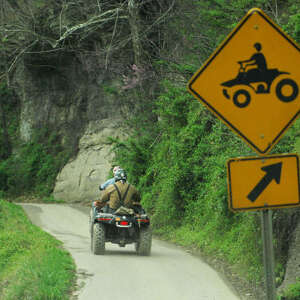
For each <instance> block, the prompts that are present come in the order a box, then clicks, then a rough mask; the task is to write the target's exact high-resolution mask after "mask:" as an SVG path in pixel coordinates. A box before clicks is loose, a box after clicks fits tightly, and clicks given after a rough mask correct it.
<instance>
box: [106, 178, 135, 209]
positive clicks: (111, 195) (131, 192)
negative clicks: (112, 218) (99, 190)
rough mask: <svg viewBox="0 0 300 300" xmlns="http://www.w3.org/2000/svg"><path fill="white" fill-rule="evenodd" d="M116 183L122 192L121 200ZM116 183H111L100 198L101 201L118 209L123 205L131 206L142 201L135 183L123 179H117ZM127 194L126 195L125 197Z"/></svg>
mask: <svg viewBox="0 0 300 300" xmlns="http://www.w3.org/2000/svg"><path fill="white" fill-rule="evenodd" d="M115 185H116V186H117V188H118V190H119V192H120V196H121V201H120V196H119V194H118V191H117V189H116V187H115ZM115 185H113V184H112V185H109V186H108V187H107V188H106V189H105V190H104V193H103V195H102V197H101V199H100V203H103V204H104V203H107V204H108V205H109V207H110V208H112V209H118V208H119V207H120V206H121V205H123V206H126V207H129V208H131V207H132V205H133V203H134V202H140V201H141V196H140V193H139V192H138V190H137V189H136V188H135V187H134V186H133V185H131V184H128V183H127V182H125V183H123V182H122V181H121V180H120V181H117V182H116V183H115ZM126 191H127V194H126ZM125 194H126V197H125V199H124V196H125ZM121 202H123V203H121Z"/></svg>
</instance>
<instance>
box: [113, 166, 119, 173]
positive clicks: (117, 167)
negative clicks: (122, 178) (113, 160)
mask: <svg viewBox="0 0 300 300" xmlns="http://www.w3.org/2000/svg"><path fill="white" fill-rule="evenodd" d="M119 169H121V167H120V166H115V167H114V168H113V174H114V175H115V174H116V172H117V171H118V170H119Z"/></svg>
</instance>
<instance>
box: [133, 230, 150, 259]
mask: <svg viewBox="0 0 300 300" xmlns="http://www.w3.org/2000/svg"><path fill="white" fill-rule="evenodd" d="M151 245H152V230H151V228H150V226H148V227H145V228H141V230H140V239H139V241H138V242H137V243H136V244H135V250H136V252H137V254H138V255H144V256H148V255H150V253H151Z"/></svg>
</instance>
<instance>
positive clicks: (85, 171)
mask: <svg viewBox="0 0 300 300" xmlns="http://www.w3.org/2000/svg"><path fill="white" fill-rule="evenodd" d="M97 59H98V58H97ZM97 59H96V58H93V57H88V58H85V60H84V62H85V64H87V62H89V65H88V67H86V65H85V64H84V63H83V62H80V61H78V60H77V59H76V57H73V58H65V59H62V60H61V63H59V61H57V63H56V65H53V64H52V65H51V67H49V66H48V67H47V66H46V67H44V66H43V65H41V64H39V65H37V66H35V65H32V64H33V63H32V64H30V65H29V64H28V62H27V64H26V62H24V63H23V64H22V63H20V64H18V67H17V69H16V71H15V74H14V77H13V81H12V84H13V85H14V87H15V90H16V92H17V93H18V96H19V99H20V103H21V108H20V110H21V113H20V139H21V140H23V141H25V142H27V141H30V140H31V139H32V136H33V134H34V132H35V131H37V130H39V129H41V128H47V130H50V131H51V132H54V133H55V134H58V135H59V136H60V137H61V138H60V140H61V143H62V146H63V147H64V149H67V150H69V152H70V153H71V154H72V159H71V160H70V161H69V163H67V165H66V166H65V167H64V168H63V169H62V170H61V172H60V174H59V175H58V177H57V182H56V186H55V189H54V193H53V194H54V196H55V197H56V198H59V199H63V200H65V201H70V202H83V201H91V200H92V199H95V198H96V197H97V196H98V195H99V190H98V186H99V184H100V183H102V182H103V181H105V180H106V179H107V176H108V174H109V170H110V168H111V159H112V154H111V152H110V146H109V145H108V144H107V137H108V136H113V137H116V136H121V133H120V130H119V129H120V128H121V127H123V126H122V115H124V113H121V110H122V107H123V109H124V105H123V104H122V103H121V100H120V94H119V93H118V92H119V91H120V90H121V86H122V84H123V82H122V76H121V75H120V74H121V72H122V64H120V63H119V65H118V67H115V70H117V71H116V72H112V71H111V70H108V69H107V68H104V67H103V64H102V63H101V62H99V60H97ZM125 110H126V108H125Z"/></svg>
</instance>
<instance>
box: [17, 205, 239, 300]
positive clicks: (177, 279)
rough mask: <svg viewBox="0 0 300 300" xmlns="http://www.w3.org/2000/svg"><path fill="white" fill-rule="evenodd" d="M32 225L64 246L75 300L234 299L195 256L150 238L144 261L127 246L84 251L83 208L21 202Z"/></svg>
mask: <svg viewBox="0 0 300 300" xmlns="http://www.w3.org/2000/svg"><path fill="white" fill-rule="evenodd" d="M22 206H23V208H24V210H25V211H26V213H27V214H28V216H29V217H30V219H31V220H32V222H33V223H34V224H36V225H38V226H40V227H41V228H42V229H43V230H45V231H47V232H49V233H50V234H52V235H53V236H55V237H56V238H57V239H58V240H61V241H62V242H63V243H64V246H65V248H66V249H67V250H68V251H69V252H70V253H71V255H72V256H73V258H74V260H75V263H76V265H77V269H78V273H79V279H78V284H79V286H81V288H80V289H79V290H78V291H77V294H76V295H75V296H74V299H78V300H109V299H122V300H239V299H240V298H239V297H238V296H237V295H236V294H235V292H234V291H233V290H232V289H231V288H230V287H229V286H228V285H226V283H225V282H224V281H223V280H222V279H221V278H220V276H219V275H218V274H217V273H216V272H215V271H214V270H212V269H211V268H210V267H209V266H208V265H207V264H205V263H204V262H202V261H201V260H200V259H199V258H197V257H194V256H192V255H190V254H188V253H186V252H185V251H183V250H182V249H181V248H180V247H176V246H173V245H170V244H169V243H166V242H162V241H158V240H155V239H154V240H153V245H152V254H151V256H149V257H141V256H137V255H136V254H135V251H134V247H133V246H132V245H128V246H126V247H125V248H119V246H117V245H113V244H110V243H108V244H107V247H106V249H107V251H106V254H105V255H104V256H101V255H100V256H95V255H93V254H92V253H91V252H90V238H89V230H88V209H87V210H86V211H83V210H82V211H81V210H79V209H75V208H73V207H70V206H68V205H54V204H49V205H47V204H22Z"/></svg>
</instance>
